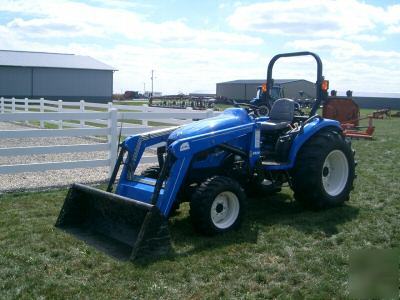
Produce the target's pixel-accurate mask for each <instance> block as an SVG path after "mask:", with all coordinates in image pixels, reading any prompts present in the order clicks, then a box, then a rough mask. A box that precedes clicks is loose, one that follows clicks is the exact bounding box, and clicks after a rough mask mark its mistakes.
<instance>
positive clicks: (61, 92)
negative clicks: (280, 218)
mask: <svg viewBox="0 0 400 300" xmlns="http://www.w3.org/2000/svg"><path fill="white" fill-rule="evenodd" d="M114 71H115V69H114V68H113V67H111V66H109V65H106V64H104V63H102V62H100V61H98V60H95V59H93V58H91V57H89V56H81V55H73V54H61V53H45V52H26V51H8V50H0V97H6V98H10V97H15V98H25V97H26V98H45V99H54V100H58V99H62V100H69V101H79V100H81V99H84V100H88V101H96V102H108V101H111V100H112V92H113V73H114Z"/></svg>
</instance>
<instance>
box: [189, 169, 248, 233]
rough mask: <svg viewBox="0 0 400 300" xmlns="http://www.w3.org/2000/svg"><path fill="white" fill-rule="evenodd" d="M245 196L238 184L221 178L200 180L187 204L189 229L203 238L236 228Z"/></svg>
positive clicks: (239, 220) (240, 218)
mask: <svg viewBox="0 0 400 300" xmlns="http://www.w3.org/2000/svg"><path fill="white" fill-rule="evenodd" d="M245 199H246V196H245V193H244V191H243V189H242V188H241V186H240V185H239V183H237V182H236V181H235V180H233V179H231V178H229V177H225V176H214V177H211V178H209V179H207V180H206V181H204V182H203V183H202V184H201V185H200V186H199V187H198V188H197V189H196V191H195V192H194V194H193V196H192V199H191V201H190V216H191V219H192V223H193V226H194V228H195V229H196V230H198V231H199V232H201V233H203V234H206V235H215V234H219V233H224V232H226V231H230V230H233V229H237V228H238V227H239V226H240V223H241V220H242V217H243V214H244V209H245V208H244V205H245Z"/></svg>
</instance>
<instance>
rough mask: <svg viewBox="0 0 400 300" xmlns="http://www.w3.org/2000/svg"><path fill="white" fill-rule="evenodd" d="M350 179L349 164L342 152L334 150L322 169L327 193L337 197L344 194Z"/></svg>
mask: <svg viewBox="0 0 400 300" xmlns="http://www.w3.org/2000/svg"><path fill="white" fill-rule="evenodd" d="M348 178H349V163H348V161H347V158H346V155H345V154H344V153H343V151H341V150H333V151H331V152H330V153H329V154H328V156H327V157H326V158H325V162H324V165H323V167H322V183H323V186H324V189H325V192H326V193H327V194H328V195H330V196H337V195H339V194H340V193H341V192H343V190H344V188H345V187H346V184H347V179H348Z"/></svg>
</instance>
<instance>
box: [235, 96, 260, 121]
mask: <svg viewBox="0 0 400 300" xmlns="http://www.w3.org/2000/svg"><path fill="white" fill-rule="evenodd" d="M232 103H233V106H234V107H239V108H240V107H244V108H245V109H246V111H247V113H248V114H251V113H253V114H254V115H255V116H256V117H260V112H259V107H258V106H257V105H252V104H249V103H242V102H236V101H235V100H232Z"/></svg>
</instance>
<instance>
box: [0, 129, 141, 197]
mask: <svg viewBox="0 0 400 300" xmlns="http://www.w3.org/2000/svg"><path fill="white" fill-rule="evenodd" d="M27 128H28V127H27V126H24V125H17V124H13V123H6V122H0V130H18V129H27ZM99 142H101V141H99V139H95V138H90V137H87V138H86V137H54V138H47V137H46V138H18V139H0V148H11V147H24V146H49V145H73V144H96V143H99ZM107 156H108V153H107V152H105V151H94V152H79V153H61V154H39V155H29V156H0V165H14V164H27V163H40V162H61V161H72V160H92V159H106V158H107ZM147 166H148V165H143V166H141V168H140V169H139V170H138V171H139V172H140V171H141V170H142V169H144V168H146V167H147ZM107 177H108V168H107V167H98V168H90V169H87V168H86V169H84V168H82V169H70V170H54V171H44V172H30V173H17V174H7V175H1V174H0V193H2V192H10V191H25V190H35V189H40V190H42V189H47V188H53V187H61V186H68V185H70V184H72V183H74V182H80V183H92V184H93V183H100V182H105V181H106V180H107Z"/></svg>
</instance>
